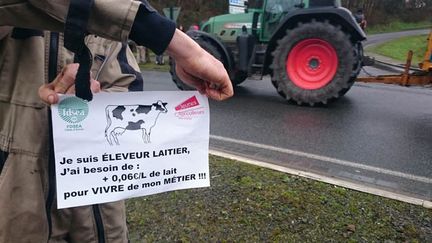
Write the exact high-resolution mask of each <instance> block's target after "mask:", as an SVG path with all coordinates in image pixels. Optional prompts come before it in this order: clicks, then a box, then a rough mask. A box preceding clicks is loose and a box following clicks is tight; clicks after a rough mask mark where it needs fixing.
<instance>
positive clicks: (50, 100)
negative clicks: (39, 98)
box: [48, 95, 55, 104]
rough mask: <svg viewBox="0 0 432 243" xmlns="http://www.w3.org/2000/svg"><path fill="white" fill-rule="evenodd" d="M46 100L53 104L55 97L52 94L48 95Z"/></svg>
mask: <svg viewBox="0 0 432 243" xmlns="http://www.w3.org/2000/svg"><path fill="white" fill-rule="evenodd" d="M48 102H49V103H50V104H54V102H55V97H54V95H48Z"/></svg>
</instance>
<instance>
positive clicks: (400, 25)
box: [366, 21, 432, 35]
mask: <svg viewBox="0 0 432 243" xmlns="http://www.w3.org/2000/svg"><path fill="white" fill-rule="evenodd" d="M431 27H432V22H431V21H423V22H416V23H406V22H401V21H391V22H390V23H389V24H385V25H375V26H370V27H367V28H366V33H367V34H368V35H372V34H379V33H388V32H397V31H404V30H414V29H430V28H431Z"/></svg>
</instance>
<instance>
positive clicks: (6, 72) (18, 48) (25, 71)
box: [0, 33, 45, 108]
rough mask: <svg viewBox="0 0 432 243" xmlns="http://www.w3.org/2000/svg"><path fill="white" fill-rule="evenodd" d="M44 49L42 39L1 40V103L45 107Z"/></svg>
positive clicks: (33, 37)
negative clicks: (42, 90)
mask: <svg viewBox="0 0 432 243" xmlns="http://www.w3.org/2000/svg"><path fill="white" fill-rule="evenodd" d="M21 34H23V33H21ZM27 34H31V33H27ZM21 37H24V35H22V36H21ZM44 49H45V48H44V39H43V37H41V36H32V37H28V38H25V39H14V38H12V37H8V38H5V39H2V40H1V41H0V73H1V75H0V83H1V89H0V100H1V101H4V102H8V103H12V104H16V105H23V106H30V107H35V108H42V107H44V106H45V104H44V103H43V102H42V101H41V99H40V98H39V95H38V89H39V87H40V86H41V85H42V84H43V83H44V80H45V73H44V71H45V69H44V56H45V52H44Z"/></svg>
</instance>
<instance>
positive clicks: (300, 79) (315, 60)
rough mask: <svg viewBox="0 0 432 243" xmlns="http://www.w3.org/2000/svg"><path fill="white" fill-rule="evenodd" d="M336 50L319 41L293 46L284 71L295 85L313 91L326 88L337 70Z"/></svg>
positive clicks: (311, 40)
mask: <svg viewBox="0 0 432 243" xmlns="http://www.w3.org/2000/svg"><path fill="white" fill-rule="evenodd" d="M338 65H339V64H338V57H337V53H336V50H335V49H334V48H333V46H332V45H330V43H328V42H327V41H324V40H321V39H307V40H303V41H300V42H299V43H298V44H296V45H295V46H294V48H293V49H292V50H291V52H290V53H289V55H288V58H287V60H286V70H287V72H288V75H289V77H290V79H291V80H292V81H293V82H294V84H295V85H297V86H298V87H300V88H302V89H307V90H313V89H320V88H322V87H324V86H326V85H327V84H328V83H330V81H331V80H332V79H333V77H334V76H335V74H336V71H337V68H338Z"/></svg>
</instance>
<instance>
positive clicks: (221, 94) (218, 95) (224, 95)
mask: <svg viewBox="0 0 432 243" xmlns="http://www.w3.org/2000/svg"><path fill="white" fill-rule="evenodd" d="M233 94H234V92H233V91H232V88H230V87H223V86H219V87H218V88H211V87H210V86H209V87H208V88H207V89H206V95H207V96H208V97H209V98H211V99H214V100H218V101H222V100H226V99H228V98H230V97H232V96H233Z"/></svg>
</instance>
